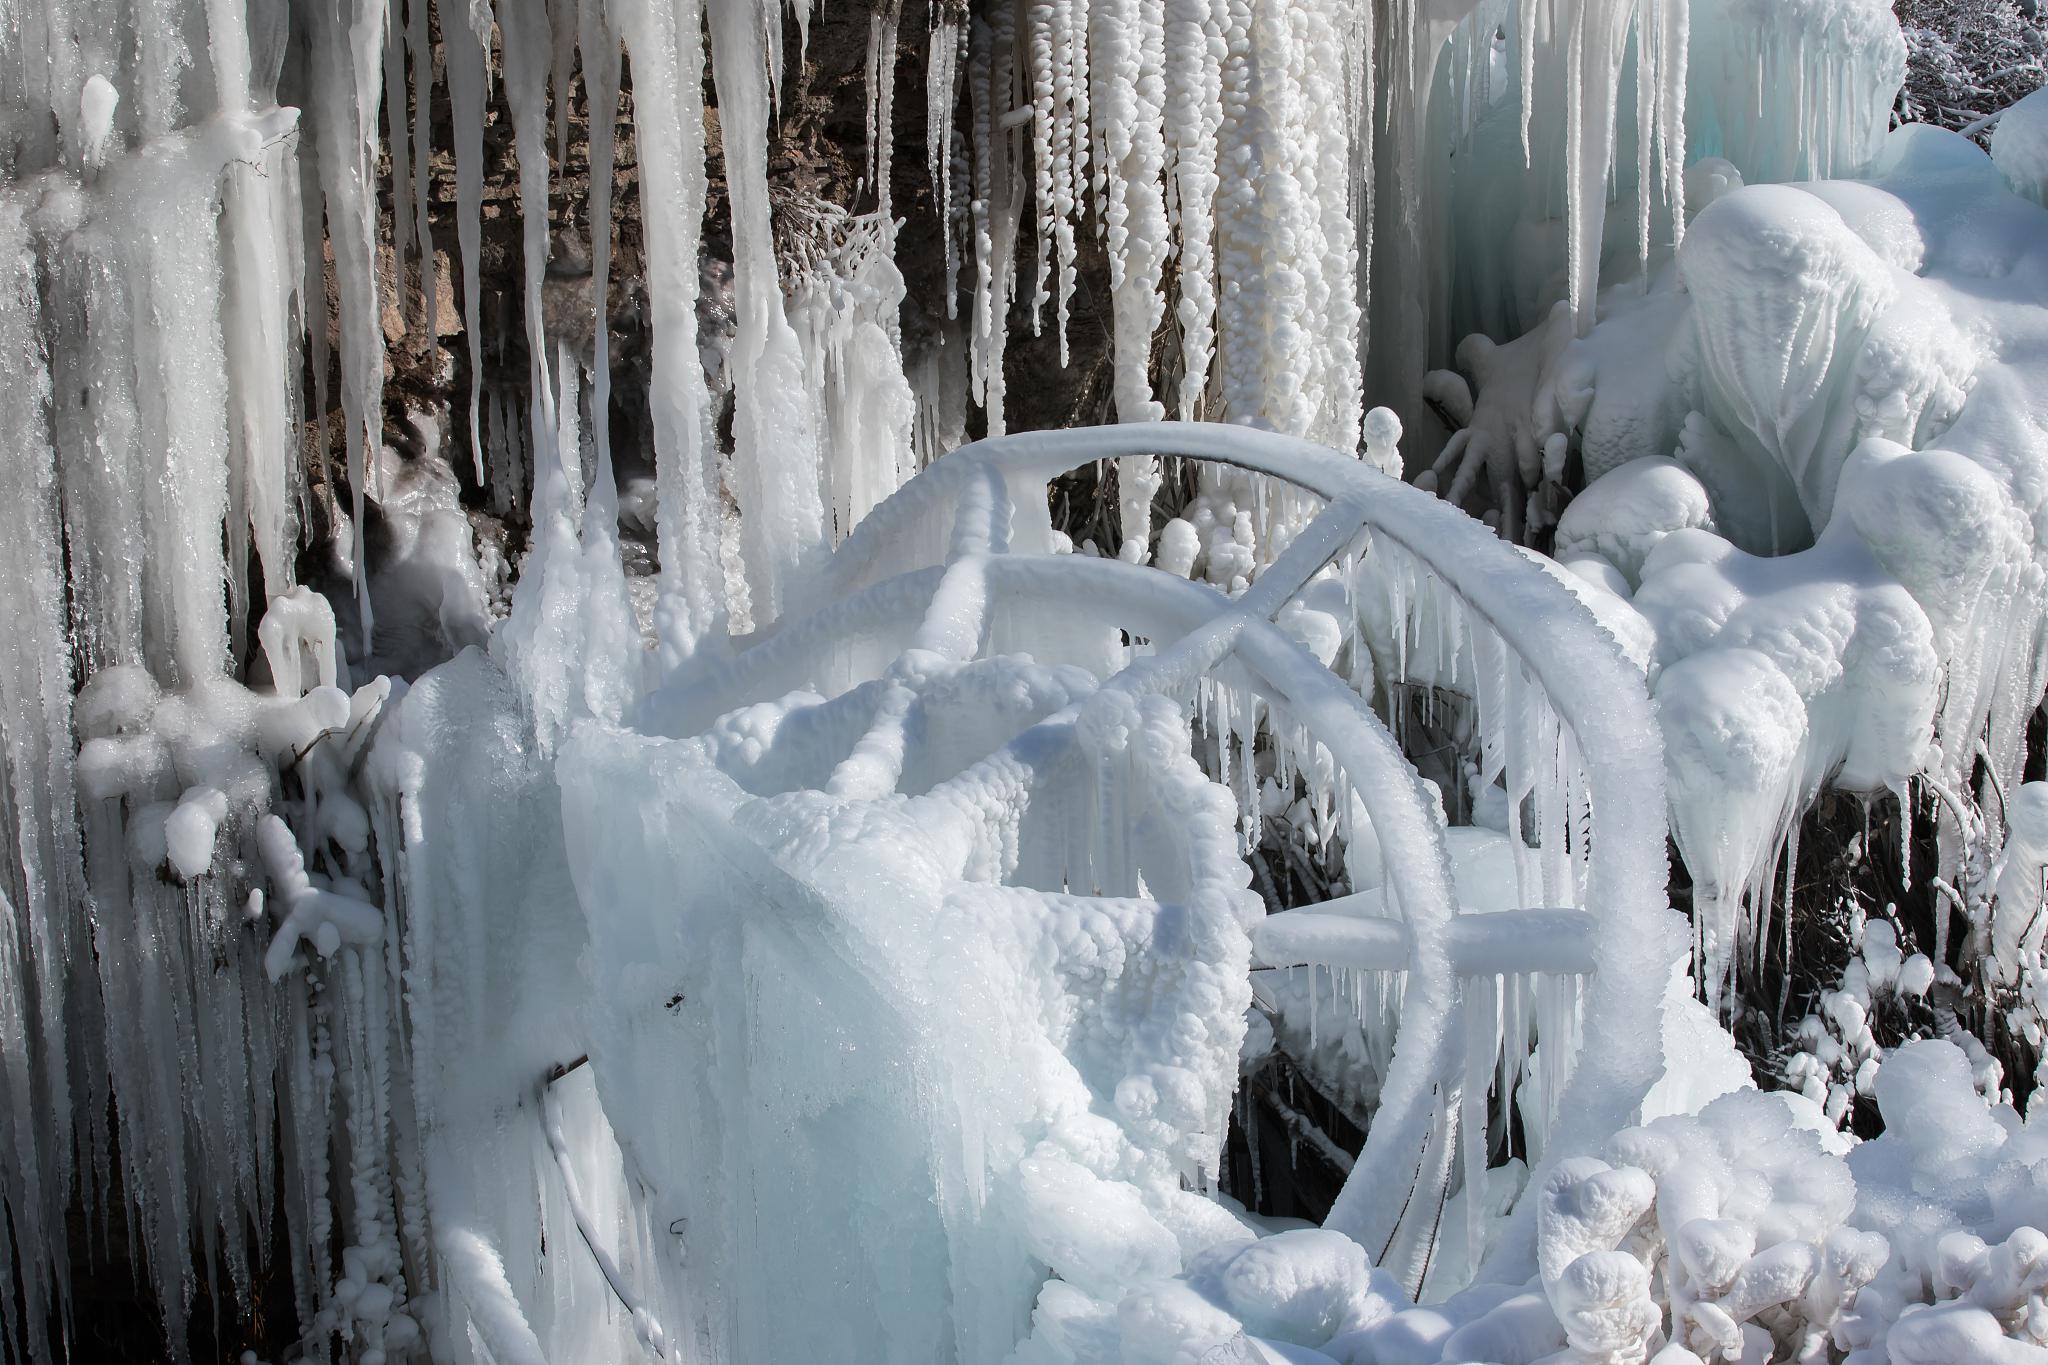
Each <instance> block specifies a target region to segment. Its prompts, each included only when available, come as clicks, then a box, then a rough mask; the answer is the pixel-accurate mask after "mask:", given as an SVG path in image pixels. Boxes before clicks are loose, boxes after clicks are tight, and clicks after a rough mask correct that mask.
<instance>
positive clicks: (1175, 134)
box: [1163, 0, 1370, 422]
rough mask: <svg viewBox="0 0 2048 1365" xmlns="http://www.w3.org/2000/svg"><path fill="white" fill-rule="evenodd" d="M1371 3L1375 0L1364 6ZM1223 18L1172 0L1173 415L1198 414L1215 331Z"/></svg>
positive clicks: (1213, 9) (1201, 1) (1167, 120)
mask: <svg viewBox="0 0 2048 1365" xmlns="http://www.w3.org/2000/svg"><path fill="white" fill-rule="evenodd" d="M1367 8H1368V9H1369V8H1370V7H1367ZM1222 50H1223V32H1222V26H1221V23H1220V22H1219V20H1218V18H1217V6H1216V5H1215V4H1214V3H1212V0H1167V6H1166V47H1165V53H1164V66H1165V83H1166V107H1165V112H1164V120H1163V124H1164V127H1165V130H1166V136H1167V140H1168V150H1169V152H1170V153H1171V155H1172V178H1171V180H1170V182H1169V183H1170V184H1171V185H1172V188H1173V194H1174V209H1175V215H1176V226H1177V227H1178V228H1179V252H1180V258H1179V273H1178V276H1177V278H1178V280H1179V283H1180V304H1179V307H1178V309H1177V310H1176V312H1177V317H1178V321H1179V323H1180V332H1181V378H1180V393H1179V397H1178V401H1177V404H1176V412H1175V415H1176V416H1177V417H1179V418H1180V420H1181V421H1183V422H1191V421H1193V420H1194V418H1195V407H1196V404H1197V402H1198V401H1199V400H1200V398H1201V395H1202V390H1203V388H1204V387H1205V386H1206V385H1207V384H1208V382H1209V360H1210V356H1211V354H1212V352H1213V350H1214V346H1215V335H1216V330H1215V329H1216V278H1215V277H1216V245H1215V198H1216V187H1217V184H1218V181H1217V175H1216V136H1217V132H1218V130H1219V129H1220V128H1221V126H1222V123H1223V64H1222V60H1221V54H1222Z"/></svg>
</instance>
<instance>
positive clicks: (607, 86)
mask: <svg viewBox="0 0 2048 1365" xmlns="http://www.w3.org/2000/svg"><path fill="white" fill-rule="evenodd" d="M578 17H579V22H580V24H581V31H580V34H579V37H578V43H579V46H580V47H581V49H582V53H583V88H584V99H585V102H586V104H587V106H588V110H589V116H590V209H589V223H590V306H591V311H592V312H593V313H594V314H595V316H594V317H593V319H592V324H593V325H592V336H593V338H594V343H595V356H594V358H593V360H592V362H591V372H590V379H591V386H592V387H591V399H590V407H591V413H592V421H591V425H590V434H591V440H592V442H593V444H594V446H595V448H596V454H597V478H598V480H599V482H600V483H602V484H604V485H605V486H606V487H608V488H614V487H616V484H615V475H614V472H613V469H612V437H611V430H612V424H611V395H612V374H611V330H612V328H611V278H612V161H613V153H614V148H615V145H616V143H617V140H618V108H619V70H620V63H619V37H618V34H617V33H616V32H614V31H613V29H612V26H611V20H610V18H609V16H608V15H607V14H606V12H605V8H604V6H603V5H601V4H597V3H590V4H584V5H582V6H581V8H580V9H579V10H578Z"/></svg>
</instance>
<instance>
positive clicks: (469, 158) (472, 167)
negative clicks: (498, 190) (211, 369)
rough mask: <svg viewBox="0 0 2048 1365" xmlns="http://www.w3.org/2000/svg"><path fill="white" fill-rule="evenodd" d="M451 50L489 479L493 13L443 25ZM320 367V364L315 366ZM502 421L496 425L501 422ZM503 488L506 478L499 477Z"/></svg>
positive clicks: (462, 217) (462, 244) (474, 9)
mask: <svg viewBox="0 0 2048 1365" xmlns="http://www.w3.org/2000/svg"><path fill="white" fill-rule="evenodd" d="M441 40H442V44H443V50H444V52H445V54H446V57H445V62H446V67H447V82H448V105H449V111H450V112H449V122H450V123H451V124H452V125H453V132H454V141H455V148H454V150H455V235H456V246H457V250H458V251H459V252H460V254H461V265H462V321H463V326H462V334H463V339H464V341H465V342H466V343H467V344H468V349H469V448H470V456H471V459H472V461H473V462H474V465H475V469H476V476H477V479H478V481H479V482H481V481H483V479H484V471H485V463H484V446H485V435H484V433H485V424H484V411H483V391H484V332H483V309H482V305H481V302H480V298H481V294H482V287H481V272H482V261H483V196H484V109H485V106H486V104H487V103H488V101H489V99H490V83H491V75H490V65H489V62H490V49H491V13H490V5H489V2H488V0H472V3H471V5H470V6H469V8H468V11H467V22H457V23H450V24H445V25H443V26H442V30H441ZM316 372H317V369H316ZM497 425H498V424H494V426H497ZM494 482H496V483H497V484H498V485H499V486H500V487H504V486H505V481H504V480H502V479H501V480H494Z"/></svg>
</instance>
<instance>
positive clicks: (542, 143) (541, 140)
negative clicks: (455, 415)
mask: <svg viewBox="0 0 2048 1365" xmlns="http://www.w3.org/2000/svg"><path fill="white" fill-rule="evenodd" d="M546 20H547V15H546V13H545V12H544V11H543V10H542V9H541V8H540V0H510V3H508V4H506V6H505V7H504V10H503V12H502V13H500V14H499V16H498V31H499V35H500V37H501V40H502V42H503V44H504V60H505V70H504V80H505V96H506V103H507V105H508V106H509V107H510V109H511V111H512V129H513V141H514V146H515V148H516V150H517V152H518V154H519V218H520V228H521V236H520V260H521V264H522V265H523V267H524V274H525V279H526V291H525V309H524V312H525V315H526V352H527V375H528V386H529V393H528V406H529V415H528V421H527V428H528V431H529V432H530V433H531V435H532V439H533V441H534V443H535V451H534V454H535V459H534V485H535V488H536V490H538V488H539V486H540V484H541V482H542V475H541V470H542V467H543V466H545V465H547V464H548V463H550V461H549V459H548V455H549V453H550V452H549V450H548V445H549V444H550V443H551V442H552V441H553V439H554V433H555V432H556V430H557V426H558V424H559V423H560V422H561V421H562V420H564V419H563V418H562V417H561V416H560V415H559V414H558V413H557V412H556V410H555V401H556V379H555V376H554V375H553V374H552V373H550V370H551V367H550V366H549V364H548V349H549V347H548V338H547V321H546V308H545V305H544V303H543V301H542V294H541V282H542V280H543V279H544V278H545V276H546V273H547V263H548V225H549V212H548V179H549V175H548V154H547V145H548V144H547V130H548V118H547V76H548V69H547V67H546V65H545V64H544V62H543V59H544V58H545V57H546V56H547V54H548V53H549V52H550V50H551V43H550V36H551V35H550V34H549V32H548V30H547V28H546V27H545V23H546ZM568 420H571V421H573V420H574V415H573V414H571V415H570V417H569V419H568ZM555 453H556V454H558V456H559V458H560V459H562V460H564V461H567V460H569V459H572V458H573V455H574V452H571V451H559V452H555ZM537 497H538V492H537V491H536V498H537Z"/></svg>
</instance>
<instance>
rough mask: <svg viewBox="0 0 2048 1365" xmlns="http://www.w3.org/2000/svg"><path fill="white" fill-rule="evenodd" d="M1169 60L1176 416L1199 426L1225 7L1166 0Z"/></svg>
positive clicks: (1208, 328)
mask: <svg viewBox="0 0 2048 1365" xmlns="http://www.w3.org/2000/svg"><path fill="white" fill-rule="evenodd" d="M1165 24H1166V32H1165V35H1164V40H1165V52H1164V57H1163V63H1164V68H1165V71H1164V79H1165V85H1166V97H1165V99H1166V104H1165V110H1164V127H1165V129H1166V140H1167V151H1168V153H1169V155H1170V157H1171V172H1172V178H1171V191H1172V192H1171V194H1170V195H1169V196H1168V200H1167V202H1168V205H1169V208H1170V211H1171V213H1172V215H1173V220H1172V226H1173V228H1174V229H1175V234H1176V240H1177V243H1178V250H1179V262H1178V267H1179V268H1178V270H1177V272H1176V274H1175V277H1174V278H1175V282H1176V285H1177V287H1178V290H1179V302H1178V304H1177V306H1176V309H1175V319H1176V321H1177V322H1178V323H1179V326H1180V332H1181V357H1180V365H1181V373H1180V387H1179V392H1178V393H1177V394H1176V396H1175V401H1174V416H1176V417H1178V418H1179V419H1180V420H1181V421H1183V422H1190V421H1193V420H1194V417H1195V409H1196V406H1197V404H1198V403H1199V402H1200V401H1201V397H1202V393H1203V391H1204V390H1205V389H1206V388H1207V387H1208V383H1209V361H1210V356H1211V354H1212V353H1213V350H1214V348H1215V344H1216V208H1215V201H1216V191H1217V186H1218V178H1217V174H1216V161H1217V148H1216V136H1217V132H1218V130H1219V129H1220V128H1221V127H1222V125H1223V22H1222V7H1221V6H1220V5H1218V4H1216V3H1214V2H1213V0H1167V5H1166V12H1165Z"/></svg>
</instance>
